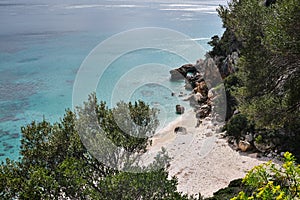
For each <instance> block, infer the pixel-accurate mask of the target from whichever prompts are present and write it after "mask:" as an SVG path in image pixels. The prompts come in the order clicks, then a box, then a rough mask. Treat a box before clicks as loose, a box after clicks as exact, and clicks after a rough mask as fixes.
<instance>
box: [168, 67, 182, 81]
mask: <svg viewBox="0 0 300 200" xmlns="http://www.w3.org/2000/svg"><path fill="white" fill-rule="evenodd" d="M170 74H171V81H178V80H183V79H184V78H185V77H184V75H182V74H181V73H180V72H179V71H178V70H177V69H173V70H171V71H170Z"/></svg>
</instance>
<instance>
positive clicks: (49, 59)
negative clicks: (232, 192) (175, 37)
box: [0, 0, 226, 161]
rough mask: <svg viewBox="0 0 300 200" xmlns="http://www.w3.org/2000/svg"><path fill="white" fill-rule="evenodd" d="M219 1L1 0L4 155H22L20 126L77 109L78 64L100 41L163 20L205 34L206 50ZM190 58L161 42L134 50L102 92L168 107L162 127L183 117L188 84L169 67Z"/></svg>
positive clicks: (198, 37)
mask: <svg viewBox="0 0 300 200" xmlns="http://www.w3.org/2000/svg"><path fill="white" fill-rule="evenodd" d="M219 4H222V5H224V4H226V1H225V0H198V1H183V0H181V1H180V0H154V1H145V0H101V1H95V0H90V1H86V0H64V1H58V0H0V161H1V160H4V159H5V158H6V157H9V158H11V159H18V157H19V153H18V152H19V146H20V137H21V131H20V127H21V126H25V125H26V124H28V123H30V122H31V121H32V120H35V121H41V120H43V119H46V120H49V121H51V122H56V121H59V120H60V119H61V118H62V116H63V114H64V112H65V109H66V108H71V109H73V106H74V105H73V104H72V93H73V85H74V81H75V79H76V77H77V73H78V70H79V68H80V66H81V64H82V62H83V61H84V59H85V58H86V57H87V56H88V55H89V53H90V52H91V51H92V50H93V49H94V48H95V47H96V46H97V45H98V44H100V43H101V42H103V41H105V40H107V39H109V38H111V37H112V36H114V35H116V34H119V33H122V32H124V31H128V30H132V29H141V28H145V27H159V28H166V29H170V30H174V31H179V32H180V33H183V34H185V35H187V36H189V37H190V38H191V40H193V41H196V42H198V44H200V45H201V46H202V47H203V49H204V51H203V53H201V55H200V54H199V58H203V57H204V54H205V51H206V50H209V49H210V47H209V46H208V45H207V42H208V41H209V40H210V37H212V36H213V35H221V34H222V32H223V29H222V25H221V20H220V19H219V17H218V16H217V12H216V8H217V7H218V5H219ZM145 40H147V38H146V37H145ZM127 42H131V41H127ZM187 51H189V49H187ZM195 61H196V60H195ZM186 62H187V61H186V60H185V59H184V58H182V57H180V56H178V55H176V54H174V53H171V52H167V51H162V50H157V49H140V50H137V51H132V52H127V53H126V54H124V55H122V56H120V57H119V58H117V59H115V60H114V62H112V63H111V64H110V65H109V66H108V67H107V69H106V70H105V72H104V73H103V74H102V76H101V80H99V83H98V86H97V89H96V92H97V96H98V98H99V99H100V100H104V101H106V102H107V104H108V106H109V107H113V106H114V105H115V103H116V102H117V101H119V100H123V101H127V102H128V101H135V100H139V99H140V100H144V101H146V102H147V103H148V104H149V105H150V106H153V107H157V108H158V109H159V110H160V111H161V113H160V115H159V118H160V121H161V127H163V126H165V125H166V124H167V123H169V122H170V121H172V120H173V119H175V118H176V114H175V112H174V109H175V108H174V107H175V105H176V104H184V103H183V102H182V101H181V100H180V99H179V98H176V97H175V98H174V97H172V96H171V93H172V92H175V93H177V94H178V93H179V92H180V91H184V92H186V91H185V90H184V89H183V82H170V81H169V72H168V71H169V70H170V69H171V68H176V67H179V66H181V65H182V64H186ZM145 69H146V70H145ZM122 97H124V98H123V99H122Z"/></svg>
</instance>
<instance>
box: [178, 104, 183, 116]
mask: <svg viewBox="0 0 300 200" xmlns="http://www.w3.org/2000/svg"><path fill="white" fill-rule="evenodd" d="M183 113H184V107H183V106H181V105H176V114H183Z"/></svg>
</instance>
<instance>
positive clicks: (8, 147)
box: [4, 145, 14, 151]
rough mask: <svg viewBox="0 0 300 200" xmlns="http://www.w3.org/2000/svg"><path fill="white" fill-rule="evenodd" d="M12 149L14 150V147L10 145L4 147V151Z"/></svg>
mask: <svg viewBox="0 0 300 200" xmlns="http://www.w3.org/2000/svg"><path fill="white" fill-rule="evenodd" d="M12 148H14V147H13V146H11V145H8V146H6V147H5V148H4V151H8V150H10V149H12Z"/></svg>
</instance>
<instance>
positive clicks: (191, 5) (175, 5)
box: [160, 4, 198, 7]
mask: <svg viewBox="0 0 300 200" xmlns="http://www.w3.org/2000/svg"><path fill="white" fill-rule="evenodd" d="M160 5H161V6H165V7H196V6H198V5H196V4H160Z"/></svg>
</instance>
